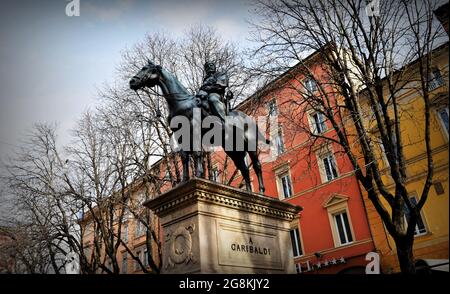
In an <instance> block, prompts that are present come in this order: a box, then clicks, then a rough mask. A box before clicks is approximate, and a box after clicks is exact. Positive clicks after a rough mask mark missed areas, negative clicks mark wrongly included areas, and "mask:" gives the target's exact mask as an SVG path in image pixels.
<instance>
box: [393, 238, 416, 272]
mask: <svg viewBox="0 0 450 294" xmlns="http://www.w3.org/2000/svg"><path fill="white" fill-rule="evenodd" d="M413 240H414V239H413ZM396 246H397V256H398V261H399V263H400V270H401V272H402V274H415V273H416V267H415V264H414V256H413V242H412V241H407V240H401V241H398V242H396Z"/></svg>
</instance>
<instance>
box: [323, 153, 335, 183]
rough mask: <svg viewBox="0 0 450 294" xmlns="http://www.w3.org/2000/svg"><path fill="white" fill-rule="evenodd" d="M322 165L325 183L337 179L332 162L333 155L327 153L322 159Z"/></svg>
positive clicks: (333, 161) (333, 162)
mask: <svg viewBox="0 0 450 294" xmlns="http://www.w3.org/2000/svg"><path fill="white" fill-rule="evenodd" d="M322 164H323V169H324V175H325V176H326V180H327V181H331V180H332V179H335V178H337V177H338V173H337V168H336V162H335V160H334V156H333V154H331V153H329V154H327V155H325V156H324V157H322Z"/></svg>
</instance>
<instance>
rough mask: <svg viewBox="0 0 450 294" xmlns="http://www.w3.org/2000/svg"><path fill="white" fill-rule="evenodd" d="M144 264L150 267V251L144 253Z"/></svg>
mask: <svg viewBox="0 0 450 294" xmlns="http://www.w3.org/2000/svg"><path fill="white" fill-rule="evenodd" d="M143 263H144V266H145V267H148V251H147V249H145V251H144V261H143Z"/></svg>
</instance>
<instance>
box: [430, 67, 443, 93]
mask: <svg viewBox="0 0 450 294" xmlns="http://www.w3.org/2000/svg"><path fill="white" fill-rule="evenodd" d="M442 85H444V79H442V75H441V72H440V71H439V69H435V70H433V72H432V73H431V75H430V77H429V79H428V91H432V90H434V89H437V88H439V87H440V86H442Z"/></svg>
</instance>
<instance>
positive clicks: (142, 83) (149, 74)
mask: <svg viewBox="0 0 450 294" xmlns="http://www.w3.org/2000/svg"><path fill="white" fill-rule="evenodd" d="M160 73H161V66H159V65H155V64H153V63H152V62H151V61H148V64H147V65H146V66H144V67H143V68H142V69H141V70H140V71H139V72H138V73H137V74H136V75H135V76H134V77H132V78H131V80H130V88H131V90H134V91H136V90H139V89H141V88H143V87H150V88H151V87H154V86H155V85H156V84H157V82H158V80H159V76H160Z"/></svg>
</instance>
